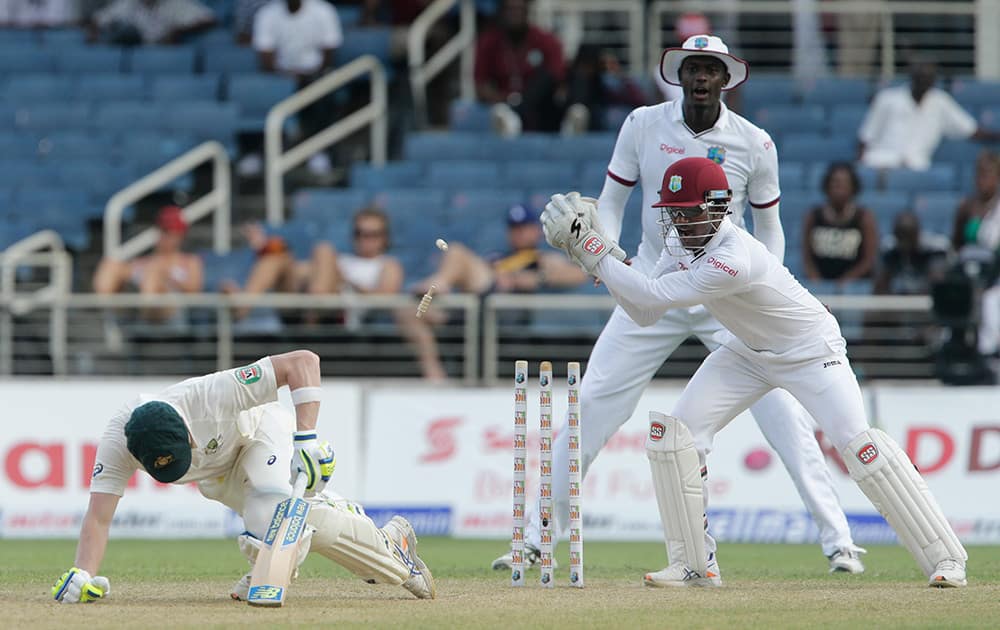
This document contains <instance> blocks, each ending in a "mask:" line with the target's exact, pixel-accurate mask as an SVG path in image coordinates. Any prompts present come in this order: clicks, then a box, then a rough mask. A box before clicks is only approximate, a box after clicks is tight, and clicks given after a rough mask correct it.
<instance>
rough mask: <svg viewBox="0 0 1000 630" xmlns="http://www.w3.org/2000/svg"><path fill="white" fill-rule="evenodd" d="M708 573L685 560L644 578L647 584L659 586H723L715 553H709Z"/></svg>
mask: <svg viewBox="0 0 1000 630" xmlns="http://www.w3.org/2000/svg"><path fill="white" fill-rule="evenodd" d="M706 568H707V575H705V576H702V575H701V574H700V573H698V572H697V571H695V570H694V569H692V568H691V567H689V566H687V565H686V564H684V563H683V562H674V563H673V564H671V565H670V566H668V567H667V568H666V569H660V570H659V571H657V572H655V573H647V574H646V575H645V577H643V578H642V581H643V583H645V585H646V586H654V587H657V588H667V587H672V586H673V587H676V586H712V587H716V586H722V572H721V571H719V563H718V562H717V561H716V559H715V554H714V553H711V554H709V555H708V564H707V567H706Z"/></svg>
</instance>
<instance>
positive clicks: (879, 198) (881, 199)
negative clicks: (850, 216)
mask: <svg viewBox="0 0 1000 630" xmlns="http://www.w3.org/2000/svg"><path fill="white" fill-rule="evenodd" d="M912 202H913V198H912V195H910V194H909V193H906V192H900V191H894V192H863V193H862V194H861V196H860V197H859V198H858V204H859V205H861V206H864V207H865V208H868V209H869V210H871V211H872V212H874V213H875V220H876V221H877V222H878V229H879V233H880V234H888V233H890V232H891V231H892V222H893V221H894V220H895V218H896V215H897V214H899V213H900V212H902V211H904V210H909V209H910V208H911V207H912Z"/></svg>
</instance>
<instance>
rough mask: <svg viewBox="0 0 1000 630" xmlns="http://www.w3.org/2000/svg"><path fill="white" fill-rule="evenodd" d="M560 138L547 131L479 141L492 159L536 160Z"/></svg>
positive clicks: (487, 138)
mask: <svg viewBox="0 0 1000 630" xmlns="http://www.w3.org/2000/svg"><path fill="white" fill-rule="evenodd" d="M560 140H561V139H560V138H558V137H556V136H553V135H552V134H548V133H525V134H522V135H520V136H518V137H516V138H509V139H507V138H500V137H498V136H486V138H480V142H481V143H483V145H484V146H485V147H486V149H487V151H488V152H489V153H488V155H487V159H492V160H501V161H502V160H537V159H542V158H544V157H545V156H546V155H548V154H549V151H550V147H552V145H553V144H554V143H558V142H560ZM608 157H609V158H610V155H609V156H608Z"/></svg>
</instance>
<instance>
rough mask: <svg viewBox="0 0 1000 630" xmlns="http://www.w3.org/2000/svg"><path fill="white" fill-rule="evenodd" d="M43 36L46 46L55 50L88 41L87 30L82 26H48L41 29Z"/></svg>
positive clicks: (82, 44)
mask: <svg viewBox="0 0 1000 630" xmlns="http://www.w3.org/2000/svg"><path fill="white" fill-rule="evenodd" d="M41 36H42V41H43V42H45V46H46V47H48V48H52V49H54V50H58V49H60V48H67V47H70V46H84V45H86V43H87V41H86V40H87V32H86V31H85V30H84V29H82V28H48V29H44V30H42V31H41Z"/></svg>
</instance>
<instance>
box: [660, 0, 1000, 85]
mask: <svg viewBox="0 0 1000 630" xmlns="http://www.w3.org/2000/svg"><path fill="white" fill-rule="evenodd" d="M815 4H816V10H817V12H819V13H821V14H835V15H843V14H860V15H871V16H879V17H880V18H881V20H880V22H881V25H882V28H881V34H880V37H881V42H880V43H881V59H880V63H881V75H882V77H883V78H891V77H892V76H893V75H894V74H895V71H896V51H895V44H894V33H895V31H894V28H893V22H892V21H893V17H894V16H895V15H898V14H917V15H971V16H978V15H980V13H981V12H982V11H985V10H986V9H985V7H984V6H980V5H988V4H990V3H988V2H978V1H976V0H969V1H967V2H961V3H956V2H907V1H905V0H904V1H902V2H897V1H895V0H893V1H891V2H890V1H888V0H845V1H840V0H816V3H815ZM689 10H690V11H701V12H708V13H714V12H738V13H765V14H792V13H793V12H794V11H795V2H794V0H742V1H740V2H735V1H732V0H727V1H721V2H719V3H717V4H712V5H706V4H705V3H704V2H700V1H698V0H681V1H678V0H656V1H655V2H653V3H652V4H651V5H650V6H649V11H648V13H647V20H646V24H647V28H648V33H647V37H646V45H647V46H648V51H647V53H648V57H647V60H648V63H649V64H650V65H649V67H650V68H656V67H657V66H658V65H659V63H660V55H661V54H662V53H663V39H662V28H661V26H662V18H663V15H664V14H673V13H679V12H684V11H689ZM982 21H983V20H979V19H977V20H976V42H977V45H978V43H979V42H980V41H981V40H987V39H995V34H996V33H995V31H990V33H992V34H989V33H985V32H982V31H983V29H985V28H987V27H986V26H984V25H982V24H980V22H982ZM994 26H995V25H994ZM981 61H982V60H981V59H979V58H978V56H977V59H976V65H977V72H978V69H979V65H980V63H981ZM993 65H996V62H995V61H994V62H993Z"/></svg>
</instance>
